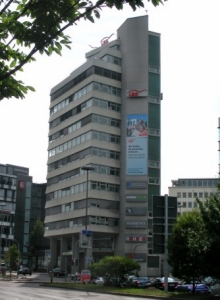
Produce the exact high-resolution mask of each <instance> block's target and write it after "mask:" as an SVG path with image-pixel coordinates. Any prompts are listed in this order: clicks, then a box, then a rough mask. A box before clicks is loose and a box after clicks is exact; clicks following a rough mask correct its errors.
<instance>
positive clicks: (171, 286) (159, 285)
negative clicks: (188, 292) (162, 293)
mask: <svg viewBox="0 0 220 300" xmlns="http://www.w3.org/2000/svg"><path fill="white" fill-rule="evenodd" d="M164 280H165V279H164V277H157V278H154V279H153V280H152V281H151V287H155V288H156V289H160V290H164V287H165V282H164ZM178 284H179V282H178V281H176V280H175V279H173V278H171V277H168V290H169V291H175V287H176V286H177V285H178Z"/></svg>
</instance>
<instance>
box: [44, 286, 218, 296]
mask: <svg viewBox="0 0 220 300" xmlns="http://www.w3.org/2000/svg"><path fill="white" fill-rule="evenodd" d="M42 285H43V286H49V287H59V288H66V289H77V290H82V291H91V292H92V291H93V292H100V293H110V294H111V293H112V294H114V293H117V294H121V295H134V296H135V295H139V296H143V297H147V296H148V297H161V298H174V299H188V300H194V299H198V300H199V299H201V300H210V299H213V297H212V296H211V295H199V294H195V295H192V294H187V293H176V292H168V293H165V292H164V291H160V290H158V289H155V288H149V289H135V288H120V287H108V286H98V285H93V284H81V283H73V282H65V283H64V282H55V283H44V284H42Z"/></svg>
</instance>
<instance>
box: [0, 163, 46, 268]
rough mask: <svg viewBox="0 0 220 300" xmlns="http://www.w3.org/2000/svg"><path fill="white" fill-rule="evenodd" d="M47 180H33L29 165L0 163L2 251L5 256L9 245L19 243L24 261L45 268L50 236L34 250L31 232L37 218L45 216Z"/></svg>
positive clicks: (2, 256) (0, 238)
mask: <svg viewBox="0 0 220 300" xmlns="http://www.w3.org/2000/svg"><path fill="white" fill-rule="evenodd" d="M45 190H46V183H44V184H34V183H33V182H32V177H31V176H30V175H29V169H28V168H25V167H21V166H15V165H10V164H6V165H3V164H0V216H1V217H0V222H1V223H0V232H1V234H0V253H1V259H4V256H5V252H7V251H8V250H9V247H10V246H11V245H13V244H16V245H17V247H18V248H19V251H20V253H21V257H22V261H21V263H23V264H27V265H29V266H33V267H35V266H36V257H37V260H39V266H40V267H41V269H46V265H45V251H44V250H46V249H48V248H49V245H48V240H47V239H43V240H42V242H41V244H40V245H38V247H39V249H40V250H41V252H40V251H38V252H37V253H36V251H31V247H33V245H31V244H30V232H31V230H32V229H33V226H34V224H35V222H36V220H37V219H40V220H41V221H43V220H44V218H45V202H46V195H45Z"/></svg>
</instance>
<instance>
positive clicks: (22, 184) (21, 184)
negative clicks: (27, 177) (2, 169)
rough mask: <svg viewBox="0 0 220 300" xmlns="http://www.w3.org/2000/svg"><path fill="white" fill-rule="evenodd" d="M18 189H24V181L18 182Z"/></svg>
mask: <svg viewBox="0 0 220 300" xmlns="http://www.w3.org/2000/svg"><path fill="white" fill-rule="evenodd" d="M18 189H19V190H24V189H25V181H23V180H20V181H18Z"/></svg>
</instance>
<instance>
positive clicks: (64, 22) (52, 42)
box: [0, 0, 166, 100]
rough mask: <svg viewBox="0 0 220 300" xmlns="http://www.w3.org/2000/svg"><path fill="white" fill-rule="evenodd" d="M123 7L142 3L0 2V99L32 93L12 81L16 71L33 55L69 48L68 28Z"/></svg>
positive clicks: (132, 0)
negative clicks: (104, 9)
mask: <svg viewBox="0 0 220 300" xmlns="http://www.w3.org/2000/svg"><path fill="white" fill-rule="evenodd" d="M148 1H151V2H152V3H153V4H154V5H155V6H157V5H159V4H160V3H163V0H148ZM164 1H166V0H164ZM125 4H129V5H130V6H131V8H132V9H133V10H136V9H137V8H140V7H144V3H143V0H96V1H94V2H92V1H91V0H84V1H83V0H59V1H58V0H50V1H45V0H7V1H6V0H0V100H2V99H4V98H11V97H15V98H21V99H22V98H24V97H25V94H27V92H28V90H32V91H34V88H33V87H30V86H25V85H24V83H23V82H22V81H20V80H18V79H16V78H15V76H16V73H17V71H22V68H23V66H24V65H25V64H26V63H30V62H32V61H34V60H35V58H34V55H35V54H36V53H37V52H39V53H40V54H44V53H45V54H46V55H48V56H50V55H51V54H52V53H54V52H55V53H57V54H58V55H61V53H62V47H63V46H66V47H68V48H70V44H71V41H70V38H69V36H67V35H65V34H64V32H65V30H66V29H67V28H68V27H70V26H72V25H76V24H77V22H78V21H80V20H81V19H87V20H89V21H91V22H94V16H95V17H96V18H99V16H100V11H101V9H102V8H103V7H109V8H112V7H116V8H117V9H118V10H121V9H123V7H124V5H125Z"/></svg>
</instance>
